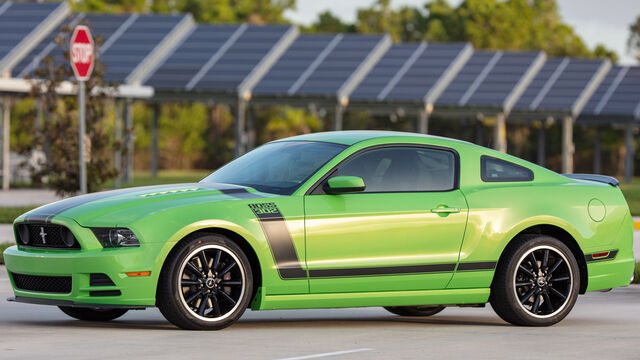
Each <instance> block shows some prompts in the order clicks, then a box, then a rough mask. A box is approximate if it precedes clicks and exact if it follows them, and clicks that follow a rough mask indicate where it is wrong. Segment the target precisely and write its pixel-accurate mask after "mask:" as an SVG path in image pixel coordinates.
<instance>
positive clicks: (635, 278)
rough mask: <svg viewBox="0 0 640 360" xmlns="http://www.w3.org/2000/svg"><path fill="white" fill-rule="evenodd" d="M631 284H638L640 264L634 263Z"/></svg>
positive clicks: (639, 280)
mask: <svg viewBox="0 0 640 360" xmlns="http://www.w3.org/2000/svg"><path fill="white" fill-rule="evenodd" d="M633 284H640V262H637V263H636V269H635V270H634V271H633Z"/></svg>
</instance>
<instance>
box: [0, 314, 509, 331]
mask: <svg viewBox="0 0 640 360" xmlns="http://www.w3.org/2000/svg"><path fill="white" fill-rule="evenodd" d="M2 323H3V324H4V325H19V326H32V327H60V328H84V329H120V330H126V329H131V330H179V329H178V328H177V327H175V326H174V325H172V324H171V323H169V322H167V321H166V320H164V319H162V318H158V319H144V320H135V319H118V320H113V321H108V322H91V321H82V320H73V319H69V320H66V319H65V320H51V321H43V320H29V319H26V320H9V321H6V320H5V321H2ZM407 324H413V325H416V326H425V325H427V326H434V327H438V326H488V327H492V326H498V327H502V326H511V325H509V324H507V323H504V322H502V321H501V320H500V319H495V320H494V319H491V320H488V319H487V318H486V317H473V316H459V317H456V316H447V317H444V316H443V317H432V318H414V317H406V316H393V315H391V316H374V317H371V316H368V317H359V316H353V317H345V316H340V317H328V318H313V317H309V318H305V317H299V316H292V317H283V318H241V319H240V320H239V321H238V322H237V323H236V324H234V325H232V326H231V327H230V328H228V329H229V330H233V329H235V330H243V329H244V330H247V329H257V330H259V329H269V330H274V329H279V328H280V329H286V328H297V329H299V328H316V329H317V328H326V329H331V328H336V329H337V328H342V329H343V328H345V327H352V328H361V327H366V328H371V327H381V328H388V327H390V326H391V327H396V326H406V325H407Z"/></svg>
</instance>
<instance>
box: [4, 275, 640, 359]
mask: <svg viewBox="0 0 640 360" xmlns="http://www.w3.org/2000/svg"><path fill="white" fill-rule="evenodd" d="M11 295H12V292H11V287H10V284H9V280H8V278H7V273H6V269H5V268H4V267H2V266H0V297H1V298H0V300H1V301H0V359H35V358H41V359H53V358H61V359H62V358H63V359H114V358H122V359H189V358H194V359H233V360H238V359H394V360H397V359H424V358H430V359H448V358H473V359H500V358H501V359H513V358H519V359H540V358H548V359H602V358H615V359H638V358H640V346H639V344H640V341H639V340H640V286H637V285H634V286H630V287H627V288H619V289H614V290H613V291H611V292H608V293H602V292H596V293H589V294H587V295H584V296H580V297H579V298H578V302H577V304H576V307H575V308H574V309H573V311H572V312H571V314H570V315H569V316H568V317H567V318H566V319H565V320H564V321H562V322H561V323H559V324H557V325H555V326H553V327H548V328H526V327H515V326H511V325H508V324H506V323H505V322H503V321H502V320H501V319H500V318H498V316H497V315H496V314H495V313H494V312H493V310H492V309H491V307H490V306H487V307H486V308H448V309H445V310H444V311H443V312H442V313H440V314H438V315H436V316H434V317H431V318H409V317H399V316H395V315H392V314H390V313H387V312H386V311H385V310H384V309H382V308H362V309H326V310H277V311H247V312H246V313H245V315H244V316H243V317H242V319H241V320H240V321H239V322H238V323H237V324H235V325H233V326H231V327H230V328H227V329H225V330H222V331H215V332H203V331H184V330H179V329H177V328H175V327H174V326H172V325H171V324H169V323H167V322H166V321H165V320H164V318H163V317H162V315H161V314H160V312H159V311H158V310H157V309H148V310H144V311H130V312H129V313H127V314H126V315H124V316H123V317H122V318H120V319H118V320H116V321H112V322H108V323H90V322H83V321H78V320H73V319H71V318H69V317H67V316H66V315H64V314H63V313H62V312H61V311H60V310H58V309H57V308H56V307H51V306H41V305H29V304H19V303H9V302H6V301H4V299H5V298H6V297H8V296H11Z"/></svg>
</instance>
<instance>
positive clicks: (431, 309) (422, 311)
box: [384, 306, 445, 316]
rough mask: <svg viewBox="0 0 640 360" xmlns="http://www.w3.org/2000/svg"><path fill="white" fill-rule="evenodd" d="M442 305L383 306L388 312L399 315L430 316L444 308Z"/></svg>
mask: <svg viewBox="0 0 640 360" xmlns="http://www.w3.org/2000/svg"><path fill="white" fill-rule="evenodd" d="M444 308H445V307H444V306H385V307H384V309H385V310H387V311H388V312H390V313H393V314H396V315H400V316H431V315H435V314H437V313H439V312H440V311H442V310H444Z"/></svg>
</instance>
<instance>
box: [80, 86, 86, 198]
mask: <svg viewBox="0 0 640 360" xmlns="http://www.w3.org/2000/svg"><path fill="white" fill-rule="evenodd" d="M84 93H85V89H84V81H78V115H79V116H78V117H79V119H78V121H79V124H78V139H79V141H78V143H79V145H80V151H79V153H80V193H81V194H86V193H87V163H86V161H85V151H84V149H85V144H84V136H85V133H86V120H85V113H86V111H85V99H84V96H85V95H84Z"/></svg>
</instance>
